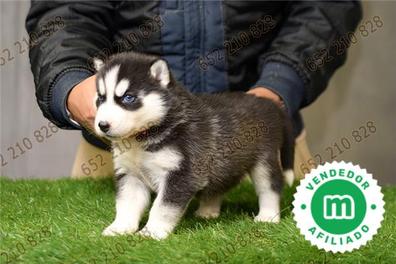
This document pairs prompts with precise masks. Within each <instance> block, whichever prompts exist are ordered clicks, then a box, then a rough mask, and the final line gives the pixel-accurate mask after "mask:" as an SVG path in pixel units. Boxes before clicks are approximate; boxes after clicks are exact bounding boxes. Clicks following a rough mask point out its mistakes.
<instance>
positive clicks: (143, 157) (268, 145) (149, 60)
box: [95, 53, 294, 239]
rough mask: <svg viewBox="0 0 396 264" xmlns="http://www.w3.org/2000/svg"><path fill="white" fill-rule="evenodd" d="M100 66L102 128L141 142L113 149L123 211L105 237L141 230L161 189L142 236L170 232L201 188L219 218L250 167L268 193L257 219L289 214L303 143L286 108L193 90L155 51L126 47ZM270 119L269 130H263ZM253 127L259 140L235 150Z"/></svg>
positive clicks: (204, 208) (206, 208)
mask: <svg viewBox="0 0 396 264" xmlns="http://www.w3.org/2000/svg"><path fill="white" fill-rule="evenodd" d="M95 65H96V68H97V70H98V72H97V96H98V97H97V99H96V106H97V115H96V119H95V131H96V133H97V134H98V135H99V136H102V137H106V138H108V139H110V140H111V141H112V143H113V147H114V146H115V144H119V145H122V140H124V142H125V140H128V141H129V143H128V144H131V145H130V146H131V147H129V148H128V150H126V152H125V153H120V148H113V157H114V166H115V174H116V182H117V197H116V217H115V220H114V222H113V223H112V224H111V225H110V226H108V227H107V228H106V229H105V230H104V231H103V234H104V235H110V236H111V235H118V234H130V233H134V232H136V231H138V228H139V222H140V220H141V217H142V214H143V212H144V211H145V209H146V208H147V206H148V205H149V202H150V193H151V192H155V193H157V196H156V198H155V201H154V203H153V205H152V207H151V210H150V214H149V219H148V222H147V223H146V225H145V227H144V228H143V229H142V230H141V231H140V232H139V233H140V234H142V235H146V236H150V237H152V238H155V239H163V238H166V237H167V236H168V235H169V234H170V233H171V232H172V231H173V229H174V228H175V226H176V225H177V223H178V222H179V220H180V218H181V217H182V215H183V213H184V211H185V210H186V207H187V206H188V204H189V202H190V201H191V199H192V198H193V197H194V196H196V197H197V198H198V199H199V201H200V206H199V209H198V210H197V212H196V215H197V216H199V217H204V218H214V217H217V216H218V215H219V213H220V207H221V201H222V197H223V195H224V193H225V192H226V191H228V190H229V189H230V188H231V187H233V186H235V185H236V184H238V183H239V182H240V180H241V179H242V178H243V176H244V175H246V174H249V175H250V177H251V179H252V181H253V184H254V186H255V189H256V193H257V195H258V197H259V207H260V208H259V213H258V215H257V216H256V217H255V221H259V222H278V221H279V220H280V209H279V207H280V192H281V189H282V186H283V181H284V179H283V177H282V167H283V170H284V172H285V173H284V175H285V176H287V177H286V178H287V179H288V181H289V182H291V181H292V180H293V172H292V168H293V155H294V153H293V152H294V142H293V138H292V135H291V133H290V123H289V121H288V119H287V117H286V114H284V112H283V111H282V110H281V109H280V108H279V107H277V106H276V105H275V104H274V103H273V102H271V101H270V100H267V99H263V98H257V97H255V96H253V95H248V94H245V93H242V92H240V93H239V92H238V93H223V94H216V95H193V94H192V93H190V92H188V91H187V90H186V89H184V88H183V87H182V86H181V85H179V84H178V83H177V82H176V81H175V80H174V78H173V77H172V75H171V73H170V71H169V68H168V66H167V63H166V62H165V61H164V60H162V59H160V58H158V57H155V56H150V55H143V54H137V53H123V54H118V55H115V56H113V57H111V58H110V59H109V60H108V61H107V62H106V63H103V62H101V61H99V60H96V61H95ZM131 98H132V99H131ZM131 101H132V102H131ZM260 122H261V124H265V126H266V129H267V133H265V134H264V135H261V136H255V132H254V131H255V129H254V127H256V128H257V127H258V125H257V124H258V123H260ZM246 131H251V132H250V133H251V135H252V137H251V138H249V140H250V141H251V142H249V140H244V141H243V142H244V146H243V147H240V148H234V149H233V151H232V152H230V151H228V150H227V143H230V142H232V140H235V138H242V137H244V133H245V136H246V137H247V134H246ZM256 134H257V133H256ZM252 138H253V139H252ZM240 141H241V142H242V139H241V140H240ZM123 151H125V148H124V150H123ZM225 152H227V153H228V154H227V155H224V153H225ZM209 159H210V161H209ZM199 166H202V167H204V168H206V169H203V168H199Z"/></svg>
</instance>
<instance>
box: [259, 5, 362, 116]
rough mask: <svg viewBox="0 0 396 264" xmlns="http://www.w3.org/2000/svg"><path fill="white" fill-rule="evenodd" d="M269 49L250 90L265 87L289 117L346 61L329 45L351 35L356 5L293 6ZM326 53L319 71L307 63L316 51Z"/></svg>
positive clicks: (359, 12)
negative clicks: (279, 101) (280, 103)
mask: <svg viewBox="0 0 396 264" xmlns="http://www.w3.org/2000/svg"><path fill="white" fill-rule="evenodd" d="M286 9H287V10H286V16H285V19H283V20H282V21H281V22H280V23H281V24H280V25H279V26H278V33H277V35H276V37H275V38H274V39H273V41H272V42H271V45H270V47H269V49H268V50H267V51H266V52H265V53H264V54H262V55H261V56H260V59H259V73H260V74H261V75H260V78H259V80H258V81H257V83H256V84H255V85H254V87H259V86H265V87H267V88H269V89H271V90H273V91H274V92H276V93H277V94H279V95H280V97H281V98H282V99H283V101H284V103H285V106H286V108H287V110H288V112H289V114H290V115H294V114H295V113H297V112H298V110H299V109H300V108H302V107H304V106H307V105H309V104H311V103H312V102H313V101H314V100H315V99H316V98H317V97H318V96H319V95H320V94H321V93H322V92H323V91H324V89H325V88H326V86H327V84H328V81H329V79H330V77H331V76H332V75H333V73H334V72H335V70H336V69H337V68H338V67H340V66H341V65H342V64H343V63H344V62H345V60H346V52H343V53H342V54H339V55H337V51H336V47H335V46H334V44H333V42H334V41H335V40H337V39H338V38H340V37H341V36H344V35H346V34H347V33H348V32H353V31H354V30H355V28H356V26H357V24H358V22H359V21H360V19H361V16H362V10H361V6H360V3H359V2H356V1H340V2H330V1H325V2H319V1H308V2H299V1H298V2H297V1H296V2H294V1H291V2H290V3H289V4H288V5H287V8H286ZM324 49H325V50H327V52H328V54H327V55H328V58H332V59H331V60H330V59H329V60H328V61H326V62H324V63H323V65H321V66H320V67H315V68H314V67H312V66H310V65H309V64H308V63H307V62H309V61H310V60H311V59H312V58H314V57H313V56H317V54H318V51H321V50H324Z"/></svg>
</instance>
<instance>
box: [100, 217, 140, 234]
mask: <svg viewBox="0 0 396 264" xmlns="http://www.w3.org/2000/svg"><path fill="white" fill-rule="evenodd" d="M136 231H137V227H136V226H134V225H131V224H129V223H127V222H121V221H114V222H113V223H112V224H111V225H109V226H108V227H106V229H105V230H103V232H102V235H104V236H117V235H125V234H132V233H135V232H136Z"/></svg>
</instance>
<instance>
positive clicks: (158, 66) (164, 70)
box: [150, 59, 170, 87]
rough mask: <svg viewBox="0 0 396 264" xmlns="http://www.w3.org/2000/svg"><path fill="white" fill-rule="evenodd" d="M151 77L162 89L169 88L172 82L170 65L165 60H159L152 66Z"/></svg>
mask: <svg viewBox="0 0 396 264" xmlns="http://www.w3.org/2000/svg"><path fill="white" fill-rule="evenodd" d="M150 73H151V76H152V77H153V78H154V79H155V80H157V81H158V82H159V83H160V84H161V86H162V87H167V86H168V84H169V82H170V72H169V68H168V64H166V62H165V61H164V60H161V59H159V60H157V61H156V62H154V63H153V64H152V65H151V68H150Z"/></svg>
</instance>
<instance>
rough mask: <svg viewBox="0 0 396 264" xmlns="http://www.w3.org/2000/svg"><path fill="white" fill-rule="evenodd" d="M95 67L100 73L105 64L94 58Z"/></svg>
mask: <svg viewBox="0 0 396 264" xmlns="http://www.w3.org/2000/svg"><path fill="white" fill-rule="evenodd" d="M93 65H94V67H95V70H96V71H99V70H100V69H101V68H102V67H103V65H104V62H103V61H102V60H101V59H98V58H94V59H93Z"/></svg>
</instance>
